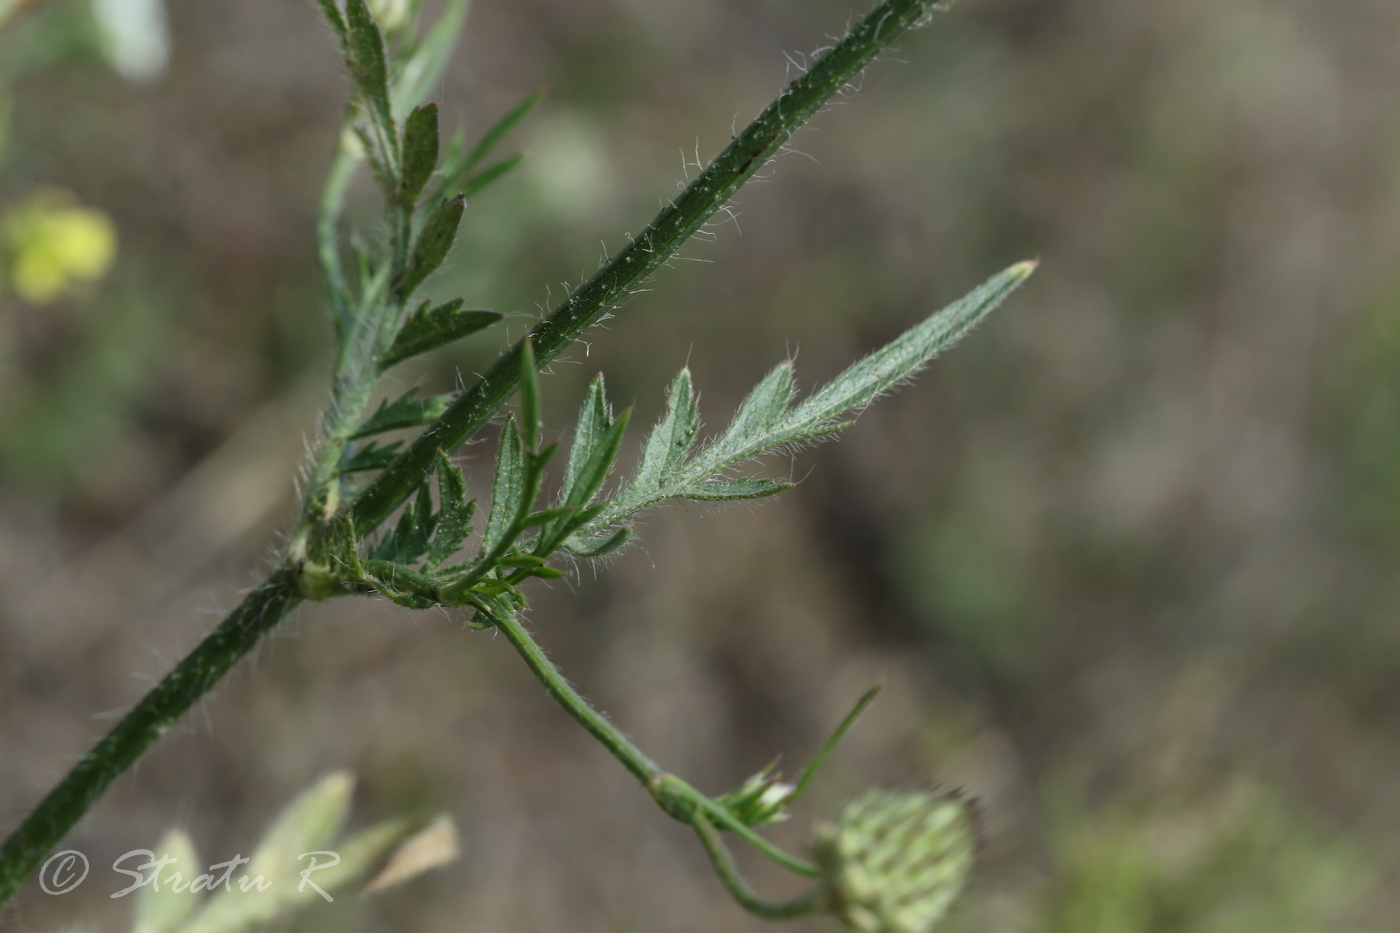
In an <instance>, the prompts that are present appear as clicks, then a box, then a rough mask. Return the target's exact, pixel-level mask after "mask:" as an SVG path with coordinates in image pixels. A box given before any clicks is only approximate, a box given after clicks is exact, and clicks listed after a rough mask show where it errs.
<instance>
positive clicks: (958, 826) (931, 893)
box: [813, 790, 977, 933]
mask: <svg viewBox="0 0 1400 933" xmlns="http://www.w3.org/2000/svg"><path fill="white" fill-rule="evenodd" d="M976 849H977V815H976V811H975V809H974V808H973V805H972V803H971V802H970V801H968V800H965V799H963V798H962V797H960V796H958V795H957V794H955V793H950V792H933V791H891V790H871V791H867V792H865V793H864V794H861V795H860V796H859V797H857V798H856V799H855V800H853V801H851V802H850V803H849V804H847V805H846V808H845V809H844V810H842V811H841V816H840V817H839V818H838V819H837V821H836V823H835V824H834V825H830V826H825V827H823V828H822V830H821V832H820V834H819V835H818V838H817V842H816V845H815V847H814V850H813V855H814V857H815V858H816V861H817V864H818V865H819V866H820V867H821V870H822V877H823V881H824V883H825V885H826V888H827V891H828V894H829V896H830V898H831V909H832V912H833V913H834V914H835V915H836V916H837V918H838V919H840V920H841V921H842V922H843V923H845V924H846V925H847V926H848V927H850V928H851V929H854V930H859V931H861V933H928V931H930V930H932V929H933V928H934V927H935V926H936V925H937V924H938V922H939V921H940V920H942V919H943V917H944V916H945V915H946V914H947V913H948V908H949V907H951V906H952V904H953V902H954V901H955V900H956V899H957V897H958V895H959V894H961V893H962V891H963V888H964V887H966V885H967V881H968V877H969V875H970V874H971V872H972V865H973V861H974V859H975V856H976Z"/></svg>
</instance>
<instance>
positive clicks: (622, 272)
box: [353, 0, 937, 536]
mask: <svg viewBox="0 0 1400 933" xmlns="http://www.w3.org/2000/svg"><path fill="white" fill-rule="evenodd" d="M936 3H937V0H885V2H884V3H881V4H880V5H879V6H877V7H876V8H875V9H874V10H872V11H870V13H868V14H867V15H866V16H865V18H863V19H862V20H861V21H860V22H859V23H857V24H856V25H855V26H854V27H853V28H852V29H851V30H850V32H848V33H846V35H845V37H844V38H842V39H841V41H840V42H838V43H837V44H836V45H834V46H832V47H831V48H829V49H828V50H827V51H826V52H824V53H822V55H821V56H820V57H818V58H817V59H816V60H815V61H814V62H813V63H812V66H811V68H809V69H808V70H807V71H806V72H805V73H804V74H802V75H801V76H800V77H798V78H797V79H796V80H795V81H793V82H792V83H791V84H789V85H788V86H787V87H786V88H784V89H783V91H782V93H781V94H779V95H778V96H777V98H776V99H775V100H774V101H773V102H772V103H770V104H769V105H768V106H767V107H765V108H764V110H763V112H762V113H760V114H759V115H758V116H757V117H756V118H755V119H754V121H753V122H752V123H750V124H749V125H748V126H747V127H746V128H745V129H744V131H743V132H742V133H740V134H739V135H738V136H736V137H735V138H734V141H733V142H732V143H730V144H729V146H728V147H727V148H726V149H725V150H724V151H723V152H721V153H720V154H719V155H718V156H716V157H715V159H714V161H712V162H711V163H710V164H709V166H707V167H706V168H705V170H704V171H703V172H701V173H700V175H699V176H697V177H696V179H695V180H694V181H693V182H691V183H690V185H689V186H687V187H686V189H685V191H684V192H682V193H681V195H680V197H679V198H677V199H676V200H675V201H673V202H672V203H671V204H670V205H669V206H667V207H665V208H664V209H662V211H661V213H659V214H657V215H656V218H655V219H654V220H652V222H651V223H650V224H648V225H647V228H646V229H645V230H643V231H642V233H641V235H639V236H638V237H637V238H636V239H635V240H633V241H632V242H631V243H629V244H628V246H627V248H626V249H624V250H622V251H621V252H619V253H618V254H617V255H616V256H614V257H613V259H612V260H611V261H609V262H608V263H606V264H605V265H604V266H603V267H602V268H600V269H599V270H598V271H597V272H596V273H594V275H593V277H592V278H591V279H589V280H588V281H587V282H585V283H584V284H582V285H580V286H579V287H578V288H576V289H574V291H573V292H572V293H571V294H570V295H569V297H568V298H566V299H564V301H563V302H561V303H560V304H559V306H558V307H556V308H555V309H554V310H553V311H551V312H550V313H549V315H548V316H547V317H546V318H545V319H544V320H543V321H541V322H540V323H539V324H537V325H536V326H535V328H534V329H533V330H532V331H530V334H529V339H530V340H531V341H532V342H533V344H534V349H535V360H536V363H537V365H538V366H545V365H546V364H548V363H549V362H550V361H551V360H553V359H554V358H555V357H557V356H558V355H559V354H560V353H562V352H563V351H564V350H565V349H567V348H568V347H569V345H570V344H572V343H573V342H574V340H576V339H577V338H578V336H579V335H580V334H582V333H583V332H584V331H585V330H587V329H588V328H589V327H592V326H593V325H594V324H596V323H598V321H599V320H600V319H601V318H602V317H603V315H605V314H607V313H608V312H609V311H611V310H613V309H614V308H616V307H617V306H618V305H620V304H621V303H622V302H623V301H624V300H625V299H626V298H627V297H628V296H629V295H630V294H632V292H633V291H635V290H636V289H637V288H638V287H639V286H640V285H641V284H642V283H643V282H644V281H646V279H647V278H648V277H649V276H651V275H652V274H653V273H654V272H655V271H656V270H657V269H658V268H660V266H661V265H662V264H663V263H665V262H666V261H667V260H669V259H670V258H671V257H672V256H673V255H674V254H675V252H676V250H677V249H679V248H680V247H681V245H682V244H684V243H685V242H686V241H687V240H689V239H690V238H691V237H692V236H694V235H695V233H696V232H697V231H699V230H700V229H701V228H702V227H703V226H704V225H705V224H706V223H707V222H708V221H709V220H710V218H711V217H713V216H714V215H715V213H716V212H717V211H719V209H720V208H722V207H723V206H724V205H725V204H726V203H727V202H728V201H729V199H730V198H731V197H732V196H733V195H734V193H735V192H736V191H738V190H739V188H740V187H742V186H743V185H744V183H745V182H747V181H748V180H749V178H751V177H752V176H753V174H754V173H755V172H757V171H758V170H759V169H760V168H762V167H763V166H764V165H766V164H767V163H768V160H769V159H771V158H772V157H773V156H774V155H776V154H777V153H778V152H779V150H781V149H782V147H783V146H784V144H786V143H787V141H788V140H789V139H790V138H791V137H792V134H793V133H794V132H796V131H797V130H798V128H799V127H801V126H802V125H803V124H804V123H806V122H807V121H808V120H809V119H811V118H812V116H813V115H814V114H816V112H817V111H818V110H820V109H821V108H822V107H823V106H825V105H826V103H827V101H829V100H830V99H831V98H832V97H834V96H835V95H836V94H837V93H838V92H840V91H841V89H842V88H844V87H845V86H846V85H847V84H848V83H849V82H850V81H851V80H852V79H853V78H855V76H856V75H857V74H859V73H860V71H861V70H862V69H863V68H864V67H865V66H866V65H868V64H869V63H870V61H871V60H872V59H873V58H875V56H876V55H878V54H879V53H880V52H881V51H882V50H883V49H885V48H886V47H887V46H888V45H889V44H890V43H891V42H893V41H894V40H895V39H897V38H898V37H899V36H900V35H901V34H902V33H904V32H905V30H907V29H909V28H910V27H911V26H913V25H915V24H916V23H918V22H919V21H920V20H921V19H922V18H923V17H925V16H927V15H929V13H930V12H931V11H932V10H933V8H934V7H935V6H936ZM520 346H521V345H520V344H519V343H517V344H516V345H515V346H514V347H513V348H512V349H511V350H509V351H508V352H506V353H504V354H502V355H501V357H500V358H499V359H497V361H496V363H495V364H494V365H493V366H492V367H491V368H490V369H489V370H487V372H486V374H485V375H484V376H482V377H481V378H480V379H479V380H478V381H477V382H476V384H475V385H473V386H472V387H471V388H470V389H468V390H467V391H465V392H463V393H462V394H461V395H460V396H458V398H457V400H456V401H455V402H453V403H452V406H451V407H450V408H448V410H447V411H446V413H444V414H443V416H442V417H441V418H439V419H438V420H437V422H436V423H434V424H433V425H432V426H431V427H429V428H428V429H427V430H426V431H424V432H423V433H422V435H420V436H419V437H418V438H417V440H415V441H414V442H413V443H412V444H411V445H409V447H408V448H407V449H406V450H405V451H404V452H403V453H402V454H400V455H399V457H398V458H397V459H396V460H395V461H394V462H393V463H392V464H390V465H389V466H388V467H387V468H386V469H385V470H384V472H382V473H381V474H380V475H379V476H378V478H376V479H375V481H374V482H373V483H372V484H371V485H370V486H369V488H368V489H366V490H365V491H364V493H362V494H361V495H360V496H359V497H358V498H357V499H356V500H355V504H354V513H353V514H354V519H355V525H356V527H357V528H358V529H359V530H360V534H361V536H363V535H364V534H366V533H368V532H369V531H372V530H373V529H374V528H377V527H378V526H379V525H380V524H381V523H382V522H383V521H384V520H385V519H386V518H388V517H389V515H390V514H391V513H392V512H393V511H394V509H396V508H398V506H400V505H401V504H403V502H404V500H406V499H407V498H408V497H409V496H410V495H412V494H413V492H414V490H416V489H417V488H418V486H419V484H420V483H421V481H422V479H423V476H424V475H425V474H426V473H427V471H428V469H429V468H430V467H431V466H432V463H433V459H434V457H436V455H437V451H438V450H439V449H442V450H449V451H450V450H455V449H456V448H457V447H458V446H459V445H460V444H461V443H462V442H463V441H464V440H466V439H468V438H470V437H471V436H472V435H473V434H475V433H476V432H477V431H478V430H480V429H481V427H482V426H483V425H484V424H485V423H486V421H487V419H489V418H490V417H491V416H492V415H493V414H494V413H495V412H496V411H497V410H498V409H499V408H500V407H501V406H502V405H504V404H505V402H506V400H507V399H509V398H510V396H511V394H512V393H513V392H514V391H515V387H516V384H517V382H518V381H519V376H520V374H519V366H520V361H519V357H520Z"/></svg>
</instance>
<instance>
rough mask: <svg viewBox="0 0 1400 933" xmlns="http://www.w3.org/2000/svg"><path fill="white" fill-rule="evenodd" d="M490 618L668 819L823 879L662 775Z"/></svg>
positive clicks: (519, 628) (507, 625) (506, 619)
mask: <svg viewBox="0 0 1400 933" xmlns="http://www.w3.org/2000/svg"><path fill="white" fill-rule="evenodd" d="M491 619H492V622H493V623H494V624H495V627H496V628H497V629H498V630H499V631H500V632H501V634H503V635H505V637H506V640H507V641H509V642H510V643H511V646H512V647H513V648H515V650H516V652H517V653H518V654H519V655H520V657H521V658H522V659H524V661H525V665H526V666H527V667H528V668H530V670H531V672H532V673H534V675H535V676H536V677H537V678H539V681H540V683H542V684H544V687H545V689H546V690H548V691H549V694H550V696H552V697H554V699H555V700H557V701H558V702H559V705H560V706H562V707H564V711H565V712H567V713H568V714H569V715H570V716H572V717H573V718H574V719H576V720H577V721H578V722H579V723H580V724H581V725H582V726H583V727H584V728H585V729H587V730H588V731H589V732H590V733H591V734H592V735H593V737H594V738H596V739H597V740H598V741H599V742H601V743H603V746H604V747H605V748H606V749H607V750H608V751H609V752H611V753H612V755H613V757H615V758H616V759H617V760H618V761H620V762H622V764H623V766H624V767H626V768H627V770H628V771H631V772H632V774H634V775H635V776H636V778H637V780H639V781H641V782H642V784H643V786H645V787H646V789H647V790H648V791H649V792H650V793H651V795H652V797H653V798H654V799H655V800H656V802H657V804H659V805H660V806H661V808H662V809H663V810H665V811H666V812H667V813H668V814H670V815H671V816H673V817H675V818H676V819H678V820H681V821H682V822H685V823H690V824H692V825H695V824H696V821H697V820H698V821H704V822H705V823H706V825H709V822H710V821H711V820H713V821H715V822H716V823H718V824H720V825H721V826H723V827H724V828H726V829H728V830H730V831H731V832H733V833H735V834H736V835H738V836H739V837H741V838H742V839H743V840H744V841H745V842H748V843H749V844H750V845H752V846H754V847H755V848H757V849H758V850H759V851H760V852H762V853H763V854H764V855H766V856H768V857H769V858H770V859H772V860H773V861H774V862H776V863H777V864H779V865H782V866H783V867H784V868H786V869H788V870H789V871H792V872H794V873H796V874H799V875H804V876H806V877H809V878H814V877H816V876H817V875H818V874H819V873H818V871H817V869H816V867H815V866H813V865H809V864H807V863H806V862H803V861H802V860H801V859H796V858H793V857H792V856H791V855H789V854H788V853H786V852H784V851H783V850H782V849H780V848H778V847H777V846H775V845H773V843H771V842H769V841H768V840H767V839H764V838H763V837H762V836H760V835H758V833H756V832H754V831H753V830H752V829H751V828H749V827H748V826H745V825H744V824H743V823H741V822H739V821H738V820H736V819H735V818H734V816H733V815H732V814H730V813H729V812H728V811H727V810H725V809H724V808H723V807H722V806H720V805H719V804H717V803H715V802H714V801H713V800H711V799H710V798H709V797H707V796H706V795H704V794H702V793H701V792H700V791H698V790H696V789H695V788H694V787H691V786H690V785H689V784H687V783H686V782H685V781H683V780H681V779H680V778H679V777H677V776H676V775H674V774H668V773H666V772H665V771H663V770H662V769H661V768H660V767H659V766H658V765H657V764H656V762H654V761H652V760H651V759H650V758H648V757H647V756H646V754H645V753H643V752H642V750H641V749H639V748H637V746H635V745H633V744H632V742H631V740H630V739H628V738H627V736H625V735H623V734H622V733H621V732H619V731H618V729H617V727H615V726H614V725H613V724H612V723H610V722H608V720H607V718H606V717H605V716H604V715H603V714H602V713H600V712H598V711H597V710H596V709H594V708H593V706H592V705H591V704H589V702H588V701H587V700H585V699H584V698H583V697H582V696H580V695H579V693H578V691H577V690H575V689H574V688H573V686H572V685H571V684H570V683H569V682H568V681H567V680H565V679H564V675H563V674H562V673H560V671H559V668H557V667H555V666H554V662H552V661H550V660H549V658H547V657H545V653H544V651H543V650H542V649H541V648H540V646H539V645H538V644H536V642H535V640H534V639H533V638H531V637H530V633H529V632H527V631H526V630H525V627H524V626H523V625H521V624H520V621H519V620H518V619H516V618H514V617H513V616H509V615H504V614H501V615H495V614H493V615H492V617H491Z"/></svg>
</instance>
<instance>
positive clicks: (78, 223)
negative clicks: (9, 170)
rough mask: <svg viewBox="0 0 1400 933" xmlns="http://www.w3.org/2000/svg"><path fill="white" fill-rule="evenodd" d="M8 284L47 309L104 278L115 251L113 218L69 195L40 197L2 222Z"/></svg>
mask: <svg viewBox="0 0 1400 933" xmlns="http://www.w3.org/2000/svg"><path fill="white" fill-rule="evenodd" d="M0 232H2V233H3V241H4V247H5V250H4V252H5V253H6V254H7V256H8V259H9V263H8V264H9V270H8V271H9V279H10V281H11V282H12V283H13V284H14V289H15V291H16V292H18V293H19V295H20V297H21V298H23V299H24V300H25V301H28V302H30V303H31V304H49V303H50V302H52V301H55V300H57V299H58V298H61V297H63V296H64V295H66V294H70V293H72V292H74V291H77V290H78V289H80V288H81V287H82V286H83V285H85V284H87V283H89V282H93V281H95V280H97V279H99V278H101V277H102V276H103V275H104V274H105V273H106V272H107V270H108V269H109V268H110V267H111V265H112V259H113V257H114V256H115V255H116V251H117V232H116V227H115V226H114V225H113V223H112V220H111V218H109V217H108V216H107V215H106V214H104V213H102V212H101V211H97V210H93V209H91V208H86V207H82V206H80V205H79V204H78V202H77V199H76V198H75V197H74V196H73V195H72V194H71V193H69V192H67V191H63V190H59V189H48V190H45V191H41V192H39V193H38V194H36V195H34V196H33V197H31V198H30V199H29V200H28V201H27V202H25V203H24V204H22V205H21V206H20V207H18V208H17V209H15V210H14V211H13V212H11V213H10V214H9V215H8V216H6V217H5V218H4V219H3V227H0Z"/></svg>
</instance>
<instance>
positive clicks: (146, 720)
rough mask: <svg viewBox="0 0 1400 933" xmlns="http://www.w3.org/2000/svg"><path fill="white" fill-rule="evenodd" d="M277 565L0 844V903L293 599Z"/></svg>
mask: <svg viewBox="0 0 1400 933" xmlns="http://www.w3.org/2000/svg"><path fill="white" fill-rule="evenodd" d="M294 576H295V573H294V571H293V570H291V569H289V568H284V569H282V570H280V571H278V572H277V573H274V574H273V575H272V576H271V577H269V578H268V579H267V581H266V582H264V583H263V584H262V585H261V586H259V587H258V588H257V589H255V590H253V592H251V593H249V594H248V596H247V598H245V599H244V600H243V602H242V603H240V604H239V606H238V608H236V609H234V610H233V611H232V612H230V613H229V614H228V616H227V618H225V619H224V621H223V622H221V623H219V627H218V628H216V629H214V631H213V632H211V633H210V634H209V635H208V636H206V637H205V639H204V640H203V641H201V642H200V643H199V645H198V646H197V647H196V648H195V649H194V650H193V651H191V652H190V653H189V654H187V655H186V656H185V657H184V658H183V659H182V660H181V661H180V663H178V664H176V665H175V667H174V669H173V670H171V671H170V673H169V674H166V675H165V677H164V678H163V679H162V680H161V682H160V683H158V684H157V685H156V686H155V687H154V688H153V689H152V690H151V691H150V692H149V693H147V694H146V695H145V696H144V697H143V698H142V699H141V702H140V703H138V704H137V705H136V706H135V707H134V708H133V709H132V710H131V711H130V712H129V713H127V714H126V715H125V716H123V717H122V719H121V721H120V722H118V723H117V724H116V726H115V727H113V729H112V731H111V732H108V733H107V734H106V735H105V736H103V738H102V739H101V741H99V742H98V743H97V744H96V745H95V746H93V748H92V750H91V751H90V752H88V753H87V754H86V755H84V756H83V758H82V760H80V761H79V762H78V763H77V764H76V765H75V766H74V767H73V769H72V770H71V771H69V772H68V774H67V775H66V776H65V777H64V778H63V780H62V781H60V782H59V783H58V785H57V786H56V787H55V788H54V789H53V790H51V791H49V794H48V796H46V797H45V798H44V799H43V800H42V801H40V803H39V805H38V806H37V807H35V808H34V809H33V810H32V811H31V812H30V814H29V815H28V816H27V817H26V818H25V820H24V822H23V823H21V824H20V825H19V828H18V829H16V830H15V831H14V832H13V833H12V834H11V835H10V837H9V838H8V839H6V840H5V844H4V846H3V847H0V906H3V905H4V903H5V902H6V901H8V900H9V899H10V897H11V896H12V895H13V894H14V893H15V891H16V890H18V888H19V886H20V885H21V884H22V883H23V882H24V879H25V878H27V877H28V876H29V875H30V874H31V873H32V872H33V871H34V870H35V869H36V868H37V867H38V866H39V864H40V862H41V860H42V859H43V858H44V855H45V853H47V852H48V851H49V850H50V849H52V848H53V847H54V846H55V845H57V844H58V843H59V841H60V840H62V839H63V837H64V835H65V834H67V832H68V831H69V830H70V829H72V828H73V825H74V824H75V823H77V822H78V820H79V819H80V818H81V817H82V816H83V814H84V813H86V812H87V811H88V809H89V808H91V807H92V805H93V804H94V803H96V802H97V800H98V798H100V797H101V796H102V795H103V793H105V792H106V791H107V789H108V788H109V787H111V785H112V782H114V781H115V780H116V779H117V778H118V777H119V776H121V774H122V773H123V772H125V771H126V770H127V769H128V768H130V767H131V766H132V765H133V764H135V763H136V761H137V759H139V758H140V757H141V756H142V755H143V754H145V752H146V750H147V749H149V748H150V747H151V746H152V745H154V744H155V743H156V741H157V740H158V739H159V738H160V737H161V736H162V735H164V734H165V732H166V730H167V729H168V728H170V726H171V725H172V724H173V723H174V722H175V721H176V720H177V719H179V718H180V717H181V716H183V715H184V714H185V712H186V711H187V710H188V709H189V708H190V707H191V706H193V705H194V704H195V702H196V701H197V700H198V699H199V698H200V697H202V696H204V695H205V694H206V693H208V692H209V690H210V688H211V687H213V686H214V684H215V683H217V682H218V681H219V679H220V678H222V677H223V676H224V675H225V674H227V673H228V672H229V670H231V669H232V668H233V666H234V665H235V664H237V663H238V662H239V660H241V659H242V658H243V656H244V655H246V654H247V653H248V652H249V651H251V650H252V649H253V646H254V645H256V644H257V643H258V641H259V640H260V639H261V638H262V637H263V636H264V635H266V634H267V633H268V632H270V631H272V629H273V628H274V627H276V625H277V623H278V622H280V621H281V620H282V619H283V618H284V617H285V616H286V615H287V613H288V612H290V611H291V610H292V608H293V607H295V606H296V605H297V604H298V603H299V602H300V601H301V596H300V595H299V594H298V592H297V587H296V583H295V580H294Z"/></svg>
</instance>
